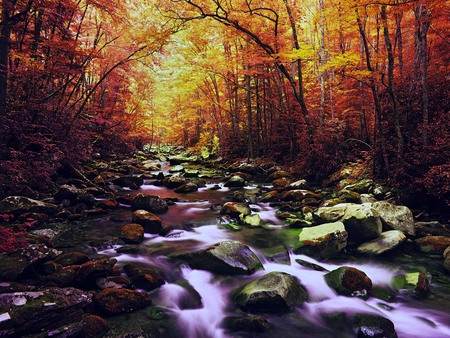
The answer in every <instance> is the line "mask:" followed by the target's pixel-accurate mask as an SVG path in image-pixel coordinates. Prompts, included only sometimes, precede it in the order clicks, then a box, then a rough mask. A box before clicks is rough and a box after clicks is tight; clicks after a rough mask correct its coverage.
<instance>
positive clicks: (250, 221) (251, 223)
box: [239, 214, 263, 228]
mask: <svg viewBox="0 0 450 338" xmlns="http://www.w3.org/2000/svg"><path fill="white" fill-rule="evenodd" d="M239 218H240V221H241V223H242V224H243V225H245V226H247V227H250V228H255V227H260V226H261V225H262V223H263V222H262V220H261V217H260V216H259V215H258V214H252V215H246V216H244V215H243V214H241V215H240V217H239Z"/></svg>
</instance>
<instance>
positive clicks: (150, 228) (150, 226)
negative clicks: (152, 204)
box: [132, 210, 162, 234]
mask: <svg viewBox="0 0 450 338" xmlns="http://www.w3.org/2000/svg"><path fill="white" fill-rule="evenodd" d="M132 222H133V223H137V224H140V225H141V226H142V227H143V228H144V231H145V232H147V233H150V234H158V233H159V232H160V231H161V230H162V221H161V218H159V217H158V216H156V215H155V214H153V213H151V212H149V211H146V210H136V211H135V212H133V219H132Z"/></svg>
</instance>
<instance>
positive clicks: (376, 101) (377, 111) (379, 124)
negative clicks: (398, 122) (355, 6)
mask: <svg viewBox="0 0 450 338" xmlns="http://www.w3.org/2000/svg"><path fill="white" fill-rule="evenodd" d="M356 22H357V24H358V31H359V34H360V36H361V40H362V44H363V53H364V55H365V61H366V67H367V70H369V71H370V72H374V68H373V67H372V62H371V58H370V49H369V43H368V41H367V36H366V32H365V28H364V25H363V23H362V21H361V18H360V17H359V13H358V10H356ZM368 86H369V87H370V90H371V91H372V96H373V102H374V106H375V109H374V115H375V128H376V131H378V133H379V137H378V138H377V135H376V133H374V145H376V144H377V143H378V142H379V144H380V148H381V156H382V158H383V163H384V167H385V170H386V174H387V177H390V165H389V157H388V154H387V150H386V139H385V137H384V132H383V128H382V121H381V103H380V98H379V94H378V87H377V84H376V83H375V80H374V79H373V78H371V80H370V82H369V84H368Z"/></svg>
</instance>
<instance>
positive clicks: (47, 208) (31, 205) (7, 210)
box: [0, 196, 59, 217]
mask: <svg viewBox="0 0 450 338" xmlns="http://www.w3.org/2000/svg"><path fill="white" fill-rule="evenodd" d="M58 210H59V208H58V206H57V205H55V204H52V203H46V202H42V201H38V200H34V199H32V198H28V197H25V196H9V197H6V198H4V199H3V200H1V201H0V214H12V215H14V216H16V217H18V216H19V215H21V214H24V213H30V212H35V213H42V214H47V215H53V214H56V213H57V212H58Z"/></svg>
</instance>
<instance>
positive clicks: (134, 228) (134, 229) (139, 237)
mask: <svg viewBox="0 0 450 338" xmlns="http://www.w3.org/2000/svg"><path fill="white" fill-rule="evenodd" d="M119 237H120V238H121V239H122V240H123V241H124V242H125V243H127V244H135V243H140V242H142V241H143V240H144V228H143V226H142V225H140V224H137V223H130V224H126V225H124V226H123V227H121V228H120V235H119Z"/></svg>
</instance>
